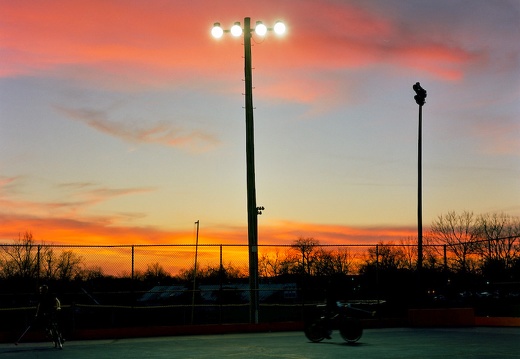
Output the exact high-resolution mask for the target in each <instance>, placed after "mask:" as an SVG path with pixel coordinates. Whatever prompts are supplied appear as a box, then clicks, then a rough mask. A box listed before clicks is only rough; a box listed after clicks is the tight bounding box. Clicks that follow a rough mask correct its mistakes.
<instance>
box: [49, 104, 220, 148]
mask: <svg viewBox="0 0 520 359" xmlns="http://www.w3.org/2000/svg"><path fill="white" fill-rule="evenodd" d="M55 109H56V110H57V111H59V112H60V113H62V114H64V115H65V116H67V117H68V118H71V119H74V120H77V121H79V122H82V123H85V124H86V125H88V126H89V127H92V128H93V129H95V130H97V131H100V132H103V133H105V134H108V135H111V136H114V137H118V138H121V139H123V140H125V141H128V142H131V143H152V144H160V145H164V146H169V147H179V148H184V149H187V150H190V151H196V152H200V151H207V150H208V149H211V148H213V147H215V146H216V145H217V144H218V142H219V141H218V140H217V139H216V138H215V137H214V136H213V135H211V134H208V133H206V132H203V131H200V130H191V131H187V130H184V129H182V128H175V127H174V126H172V125H169V124H166V123H159V124H156V125H153V126H149V127H144V126H142V125H139V126H138V125H132V124H130V123H128V122H116V121H112V120H111V119H109V118H108V117H109V115H108V113H107V112H106V111H102V110H90V109H72V108H67V107H63V106H55Z"/></svg>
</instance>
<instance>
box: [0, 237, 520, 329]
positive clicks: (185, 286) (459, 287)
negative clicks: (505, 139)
mask: <svg viewBox="0 0 520 359" xmlns="http://www.w3.org/2000/svg"><path fill="white" fill-rule="evenodd" d="M249 254H250V253H249V247H248V246H247V245H197V246H195V245H119V246H60V245H36V244H34V243H33V242H26V243H18V244H4V245H0V282H1V283H2V285H1V288H0V312H1V315H2V317H3V318H4V319H5V320H2V321H1V323H2V324H0V326H3V328H0V330H2V329H3V330H5V329H7V327H8V326H10V325H11V324H10V323H27V322H28V321H30V318H31V316H32V315H34V307H35V305H36V299H37V298H36V295H35V293H36V290H37V288H38V286H39V285H40V284H42V283H46V284H48V285H49V286H50V288H51V290H53V291H54V292H55V293H56V294H57V295H58V297H59V298H60V299H61V302H62V304H63V311H62V314H61V316H62V321H63V322H64V326H66V327H67V328H68V329H69V330H75V329H77V328H99V327H118V326H148V325H181V324H202V323H234V322H249V321H250V320H251V317H250V313H251V308H250V305H251V295H252V294H253V295H255V294H256V295H257V296H258V303H259V304H258V306H259V308H258V313H259V315H258V319H259V321H260V322H273V321H299V320H302V319H303V318H304V317H305V312H306V307H307V306H311V305H314V304H316V303H323V302H324V301H325V299H326V298H328V297H329V298H330V297H331V295H333V296H334V298H335V299H337V300H348V301H355V302H357V303H358V305H359V306H368V307H371V309H377V311H378V315H379V317H381V316H386V317H399V316H405V315H406V311H407V310H408V309H409V308H410V307H413V306H472V307H475V308H476V309H477V310H478V311H480V312H481V313H482V314H484V315H489V314H491V315H496V314H498V315H509V316H511V315H516V316H520V289H519V284H520V271H518V268H520V267H519V266H518V260H517V259H516V260H512V261H510V262H509V263H508V265H509V267H507V268H504V267H500V268H498V272H500V273H502V275H498V274H497V271H496V270H495V271H494V272H493V271H487V272H486V270H485V269H486V265H489V263H488V262H486V261H485V258H484V257H482V255H480V254H479V253H478V252H477V251H472V252H471V253H469V252H468V253H466V255H465V258H464V261H465V262H463V263H462V262H461V258H459V257H458V256H457V252H456V251H455V250H454V249H453V248H451V247H449V246H446V245H444V246H424V262H423V263H424V264H423V268H421V270H420V271H419V270H417V268H416V264H417V248H416V246H413V245H384V244H379V245H344V246H341V245H334V246H333V245H319V244H317V243H315V242H312V241H307V242H306V241H301V242H297V243H295V244H293V245H286V246H280V245H279V246H275V245H265V246H258V252H257V255H258V273H259V278H260V280H259V284H258V287H257V288H255V287H253V286H251V284H250V282H249ZM515 266H516V267H515ZM502 269H504V270H502ZM374 307H375V308H374ZM22 326H23V325H22Z"/></svg>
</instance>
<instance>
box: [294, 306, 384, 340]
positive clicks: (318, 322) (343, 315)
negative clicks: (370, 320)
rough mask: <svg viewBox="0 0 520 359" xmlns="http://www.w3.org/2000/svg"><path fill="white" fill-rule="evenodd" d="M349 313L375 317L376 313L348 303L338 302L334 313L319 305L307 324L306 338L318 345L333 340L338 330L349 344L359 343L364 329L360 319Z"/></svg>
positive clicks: (305, 327)
mask: <svg viewBox="0 0 520 359" xmlns="http://www.w3.org/2000/svg"><path fill="white" fill-rule="evenodd" d="M349 311H359V312H364V313H370V314H371V315H372V316H373V315H374V312H368V311H365V310H362V309H358V308H354V307H352V306H351V305H350V304H348V303H342V302H336V307H335V310H334V311H333V312H331V310H330V309H329V308H327V305H325V304H318V305H317V306H316V312H315V313H314V315H313V316H312V317H311V318H310V319H309V320H307V321H306V322H305V326H304V333H305V336H306V337H307V339H309V340H310V341H311V342H314V343H318V342H321V341H323V340H324V339H331V335H332V332H333V330H335V329H336V330H339V334H340V335H341V337H342V338H343V340H344V341H346V342H347V343H349V344H352V343H355V342H357V341H358V340H359V339H360V338H361V336H362V335H363V327H362V325H361V321H360V320H359V319H358V318H355V317H353V316H350V315H349Z"/></svg>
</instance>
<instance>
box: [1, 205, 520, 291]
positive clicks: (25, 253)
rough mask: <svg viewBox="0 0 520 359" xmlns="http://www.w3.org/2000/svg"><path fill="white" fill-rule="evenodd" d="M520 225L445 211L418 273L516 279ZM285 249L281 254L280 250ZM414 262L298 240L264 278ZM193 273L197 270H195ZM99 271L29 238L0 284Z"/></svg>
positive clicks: (410, 241) (231, 275)
mask: <svg viewBox="0 0 520 359" xmlns="http://www.w3.org/2000/svg"><path fill="white" fill-rule="evenodd" d="M519 238H520V220H519V218H517V217H512V216H509V215H507V214H503V213H491V214H484V215H475V214H474V213H472V212H463V213H460V214H457V213H456V212H448V213H447V214H443V215H440V216H438V218H437V219H436V220H434V221H433V223H432V224H431V226H430V229H429V230H428V231H427V233H426V235H425V236H424V243H425V244H424V246H423V255H424V258H423V267H424V268H425V270H427V271H443V272H451V273H459V274H473V275H484V276H486V277H488V278H490V279H492V280H513V279H516V280H519V279H520V278H519V277H520V239H519ZM281 248H283V249H281ZM416 263H417V245H416V239H415V238H406V239H402V240H401V241H399V242H398V243H378V244H377V245H375V246H370V247H369V248H368V249H366V250H365V251H363V252H361V251H359V250H356V247H354V246H327V245H322V244H321V243H320V241H319V240H318V239H314V238H305V237H301V238H298V239H296V240H295V241H294V242H293V243H292V244H291V245H290V246H286V247H278V248H277V249H275V250H274V251H270V252H268V251H262V252H261V254H260V257H259V275H260V277H261V278H277V277H284V276H294V275H306V276H312V277H327V276H333V275H338V274H341V275H354V274H363V273H368V272H372V271H374V270H378V271H395V270H401V271H402V270H407V271H414V270H415V268H416ZM195 269H196V270H195ZM247 275H248V274H247V268H240V267H237V266H235V265H233V264H232V263H228V264H223V263H220V264H217V265H206V266H201V265H199V264H197V268H195V267H194V266H193V267H191V268H184V269H181V270H180V271H179V272H178V273H177V274H175V275H172V274H171V273H168V272H167V271H166V270H165V269H164V267H163V266H162V265H161V264H160V263H152V264H148V265H147V269H146V270H144V271H135V273H132V274H131V276H132V279H134V280H136V281H141V282H161V281H162V282H164V281H171V280H172V279H175V280H176V281H178V282H191V281H193V279H194V277H195V276H196V280H197V281H207V282H212V281H216V280H221V281H222V280H224V281H229V280H232V279H244V278H246V277H247ZM103 276H104V274H103V269H102V268H101V267H95V268H86V267H85V265H84V261H83V258H82V257H81V255H78V254H77V253H75V252H74V251H72V250H64V251H60V252H59V254H58V253H56V252H55V251H54V250H53V247H52V246H47V245H39V244H37V243H36V241H35V240H34V238H33V236H32V234H31V233H30V232H26V233H24V234H23V235H20V237H19V238H18V240H16V241H15V243H14V244H10V245H6V244H4V245H1V246H0V278H4V279H8V278H10V279H12V278H14V279H17V278H18V279H24V278H33V279H34V278H38V279H41V280H47V281H48V280H60V281H72V280H88V279H92V278H99V277H103Z"/></svg>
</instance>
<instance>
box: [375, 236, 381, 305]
mask: <svg viewBox="0 0 520 359" xmlns="http://www.w3.org/2000/svg"><path fill="white" fill-rule="evenodd" d="M379 295H380V290H379V245H378V244H376V297H377V303H379Z"/></svg>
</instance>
